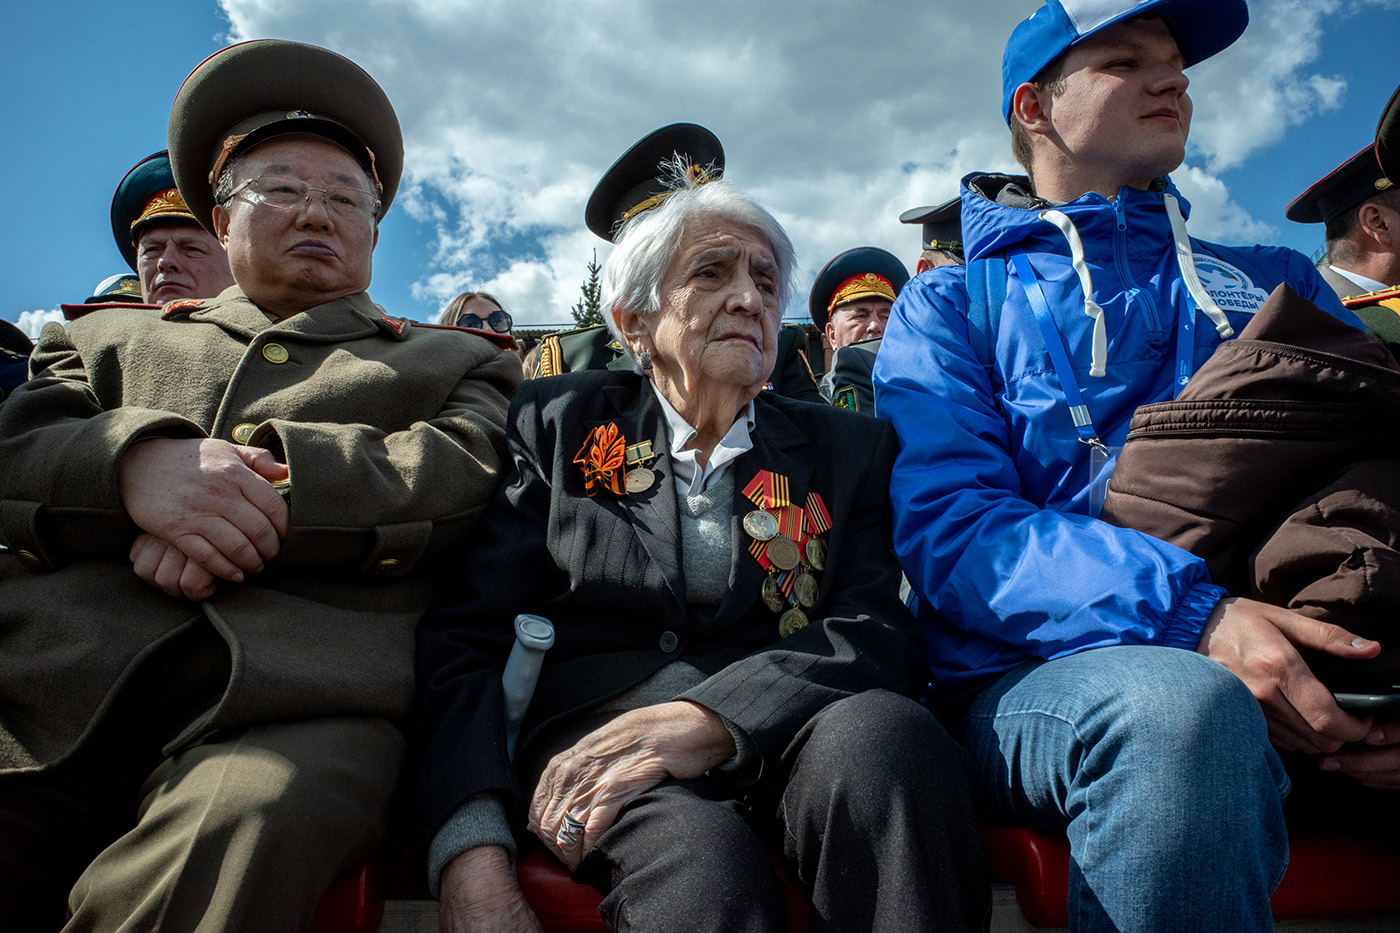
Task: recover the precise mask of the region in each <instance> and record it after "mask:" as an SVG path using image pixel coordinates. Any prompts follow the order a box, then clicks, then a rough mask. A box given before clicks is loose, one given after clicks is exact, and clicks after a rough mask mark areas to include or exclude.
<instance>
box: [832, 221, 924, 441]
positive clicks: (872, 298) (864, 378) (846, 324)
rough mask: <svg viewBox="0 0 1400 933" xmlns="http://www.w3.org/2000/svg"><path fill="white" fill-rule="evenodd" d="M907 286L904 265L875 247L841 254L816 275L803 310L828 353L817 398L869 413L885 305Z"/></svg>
mask: <svg viewBox="0 0 1400 933" xmlns="http://www.w3.org/2000/svg"><path fill="white" fill-rule="evenodd" d="M908 281H909V272H908V270H906V269H905V268H904V263H902V262H900V261H899V258H898V257H897V256H895V255H894V254H893V253H890V252H887V251H886V250H883V249H880V248H879V247H875V246H861V247H858V248H856V249H850V250H846V252H844V253H842V254H840V255H839V256H837V257H836V258H835V259H833V260H831V262H829V263H827V264H826V268H825V269H823V270H822V271H821V274H820V275H818V276H817V281H816V282H815V283H814V284H813V285H812V292H811V295H810V296H809V297H808V301H807V308H808V312H809V313H810V314H811V316H812V323H813V324H815V325H816V326H817V328H818V329H819V330H821V331H822V333H823V334H824V335H825V337H826V340H827V343H828V344H829V345H830V346H831V348H832V350H831V365H830V367H828V368H827V372H826V375H824V376H823V377H822V381H821V392H822V397H823V398H825V399H826V400H827V401H829V402H830V403H831V404H833V405H837V406H839V407H841V408H848V409H850V410H852V411H860V412H864V413H866V414H874V412H875V395H874V392H873V391H872V390H871V387H870V373H871V370H872V369H873V368H874V366H875V354H876V353H878V352H879V350H880V341H881V339H882V338H883V337H884V334H885V321H887V320H888V319H889V316H890V306H891V305H893V304H894V300H895V298H897V297H899V290H900V289H902V288H903V287H904V283H906V282H908Z"/></svg>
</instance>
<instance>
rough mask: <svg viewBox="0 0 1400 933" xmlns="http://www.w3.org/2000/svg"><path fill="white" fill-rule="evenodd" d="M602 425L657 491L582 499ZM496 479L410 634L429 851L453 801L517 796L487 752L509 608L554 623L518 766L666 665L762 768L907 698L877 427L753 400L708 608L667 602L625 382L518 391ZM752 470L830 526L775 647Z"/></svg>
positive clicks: (670, 494) (911, 676) (634, 402)
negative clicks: (846, 712) (836, 720)
mask: <svg viewBox="0 0 1400 933" xmlns="http://www.w3.org/2000/svg"><path fill="white" fill-rule="evenodd" d="M610 422H611V423H615V424H616V425H617V426H618V429H619V430H620V431H621V432H622V434H623V436H624V437H625V438H626V441H627V443H629V444H631V443H636V442H638V441H641V440H648V439H649V440H651V441H652V442H653V447H654V449H655V451H656V453H657V459H656V460H655V461H653V462H652V463H651V464H650V468H651V469H652V470H654V471H655V472H656V474H657V482H656V483H655V484H654V485H653V486H652V487H651V488H650V489H649V490H647V491H645V492H642V493H639V494H633V495H625V496H615V495H612V494H610V493H607V492H605V491H601V492H598V493H597V494H596V495H595V496H594V497H592V498H589V497H588V496H587V495H586V493H585V489H584V476H583V473H582V471H581V469H580V467H579V466H578V465H576V464H574V462H573V459H574V457H575V455H576V454H577V453H578V451H579V449H580V448H581V447H582V446H583V444H584V441H585V438H586V437H587V436H588V433H589V432H590V431H591V430H592V429H593V428H594V427H596V426H598V425H600V424H607V423H610ZM510 424H511V425H512V427H511V434H510V438H509V445H510V450H511V455H512V459H513V461H514V462H513V467H512V469H511V470H510V472H508V473H507V476H506V482H505V485H504V486H502V488H501V490H500V491H499V493H498V494H497V496H496V499H495V501H494V502H493V503H492V505H491V506H490V508H489V509H488V511H487V513H486V515H485V517H484V518H483V519H482V522H481V524H480V525H479V528H480V529H481V530H480V537H479V539H478V540H477V542H476V543H475V545H474V546H473V547H471V548H470V549H469V550H467V551H466V552H464V553H463V554H462V557H461V560H460V562H459V564H458V568H459V569H458V571H457V572H456V574H455V577H454V579H452V580H450V581H449V584H448V586H449V590H448V594H449V595H448V596H447V599H446V601H445V602H443V603H441V604H440V605H439V606H438V607H437V608H436V609H434V610H433V611H432V612H430V613H429V614H428V615H427V616H426V617H425V618H424V620H423V622H422V624H421V625H420V627H419V635H418V678H419V700H420V703H419V713H418V722H417V743H418V749H417V755H416V758H417V762H418V775H417V800H416V820H415V822H416V830H417V833H418V835H419V836H420V837H422V838H424V839H426V838H430V837H431V836H432V834H433V833H434V832H435V831H436V830H437V828H438V827H439V826H440V825H441V823H442V822H443V821H444V820H445V819H446V818H447V817H448V816H449V815H450V814H451V813H452V811H453V810H455V809H456V807H457V806H458V805H459V804H460V803H461V802H462V801H464V800H465V799H467V798H468V797H470V796H472V795H473V794H476V793H479V792H482V791H496V792H499V793H501V794H503V795H505V797H506V799H508V800H515V801H517V802H519V801H521V799H522V797H521V794H522V789H521V788H520V787H519V786H518V782H517V779H516V776H515V774H514V772H513V770H512V768H511V766H510V762H509V760H508V759H507V757H506V753H505V740H504V724H503V715H504V714H503V702H502V693H501V688H500V671H501V668H502V667H503V666H504V662H505V658H506V656H507V654H508V653H509V651H510V647H511V644H512V643H513V639H514V634H513V630H512V621H513V619H514V617H515V615H516V613H518V612H534V613H538V614H540V615H543V616H545V617H546V618H549V619H550V620H551V621H552V622H553V623H554V625H555V631H556V639H555V646H554V647H553V648H552V649H551V650H550V652H549V653H548V655H547V656H546V660H545V665H544V670H543V672H542V673H541V676H540V682H539V686H538V687H537V689H536V691H535V697H534V701H533V703H532V705H531V707H530V710H529V713H528V714H527V716H526V720H525V724H524V727H523V728H522V730H521V740H520V747H519V750H518V757H519V758H521V759H522V760H523V759H524V758H525V757H527V756H528V753H529V746H530V743H531V741H532V740H533V739H534V738H536V737H538V735H539V730H540V728H541V727H542V726H544V725H547V724H550V723H553V722H558V721H561V718H563V717H568V716H571V715H575V714H578V713H581V712H583V711H585V710H586V709H587V708H589V707H591V706H594V705H596V704H598V703H600V702H602V701H604V700H606V699H609V698H611V697H614V696H616V695H618V694H619V693H621V692H623V691H624V690H627V689H628V688H630V687H632V686H634V685H636V684H637V683H639V682H641V681H642V680H644V679H646V678H647V677H648V676H650V675H651V674H652V673H654V672H655V671H657V670H659V669H660V668H661V667H663V666H665V665H666V664H668V663H670V662H671V661H674V660H678V659H684V660H685V661H687V662H688V663H690V664H692V665H694V666H695V667H697V668H699V669H700V670H701V671H703V672H705V673H706V674H708V675H710V676H709V677H708V679H706V680H705V681H704V682H703V683H701V684H700V685H699V686H697V687H696V688H694V689H693V690H690V691H688V692H687V693H686V694H684V696H685V697H686V698H689V699H692V700H695V701H696V702H699V703H701V704H703V705H704V706H707V707H709V708H711V709H713V710H715V711H716V712H719V713H720V714H722V715H723V716H725V717H727V718H728V719H729V720H731V721H732V722H733V723H735V724H736V725H738V726H739V727H740V728H742V729H743V730H745V731H746V732H747V733H748V734H749V736H750V737H751V738H752V739H753V741H754V743H755V746H756V749H757V751H758V753H759V755H760V757H761V760H762V761H763V762H764V763H765V764H766V763H767V762H770V761H773V760H775V759H776V758H777V756H779V755H780V754H781V752H782V750H783V749H784V748H785V747H786V745H787V744H788V742H789V741H790V740H791V739H792V738H793V736H795V735H796V733H797V732H798V730H799V729H801V727H802V725H803V724H804V723H805V722H806V721H807V720H808V719H809V718H810V717H811V716H812V715H813V714H815V713H816V712H817V711H818V710H820V709H822V708H823V707H824V706H826V705H828V704H829V703H831V702H834V701H835V700H838V699H841V698H843V697H845V696H849V695H851V694H852V693H856V692H859V691H862V690H867V689H872V688H885V689H889V690H894V691H896V692H900V693H903V694H906V695H910V696H916V695H918V693H919V692H920V691H921V690H922V689H923V688H924V686H925V684H926V680H927V670H926V668H925V666H924V660H923V658H924V654H923V650H922V645H921V643H920V641H919V635H918V634H917V629H916V626H915V623H914V620H913V618H912V617H911V616H910V615H909V614H908V612H907V611H906V610H905V609H904V607H903V605H902V604H901V603H900V602H899V600H898V589H899V579H900V576H899V566H898V564H897V563H896V561H895V557H894V553H893V551H892V549H891V546H890V502H889V473H890V467H891V465H892V463H893V460H894V454H895V448H896V442H895V437H894V432H893V430H892V429H891V428H890V427H889V425H887V424H885V423H883V422H881V421H877V420H876V419H874V418H868V417H863V416H859V415H855V414H853V413H850V412H845V411H842V410H840V409H837V408H832V407H830V406H827V405H820V404H811V403H808V402H798V401H794V400H791V399H788V398H784V397H782V396H778V395H775V394H774V393H772V392H764V393H761V394H760V395H759V397H758V399H757V400H756V402H755V423H754V430H753V434H752V436H753V442H754V448H753V450H751V451H749V452H747V453H745V454H744V455H742V456H741V457H740V458H739V459H738V460H736V461H735V463H734V465H733V466H732V467H731V469H733V470H734V478H735V501H734V506H733V515H734V517H733V519H732V538H733V542H734V550H733V557H732V560H731V566H730V581H731V585H730V588H729V593H728V595H727V596H726V597H725V599H724V601H723V602H722V604H721V605H720V607H719V609H718V611H717V612H706V613H701V612H696V611H692V610H691V609H689V608H688V607H687V606H686V602H685V580H684V571H683V562H682V559H681V553H680V527H679V522H678V519H677V514H678V507H677V504H676V498H675V487H674V481H673V477H672V473H671V469H670V464H669V462H668V459H667V453H666V448H667V444H666V434H665V428H664V416H663V414H662V411H661V407H660V405H659V404H658V403H657V401H656V399H655V396H654V395H653V393H652V392H651V390H650V388H649V387H648V386H647V385H646V383H645V382H643V380H642V379H641V377H639V376H637V375H635V374H633V373H623V372H606V371H587V372H580V373H570V374H567V375H564V376H558V377H554V378H549V379H540V380H534V381H527V382H526V383H525V384H524V385H522V386H521V388H520V390H519V392H517V394H516V396H515V399H514V402H513V403H512V406H511V415H510ZM761 469H767V470H770V471H773V472H775V473H779V474H782V475H783V476H786V477H787V478H788V480H789V483H790V493H791V500H792V501H793V502H795V503H801V502H804V501H805V499H806V496H807V493H808V492H809V491H815V492H817V493H819V494H820V495H821V497H822V499H823V500H824V502H825V504H826V506H827V509H828V511H829V512H830V515H831V530H830V531H829V532H828V533H827V535H826V540H827V562H826V569H825V570H824V571H823V572H821V573H820V574H819V577H818V579H819V583H820V592H819V596H818V601H817V604H816V605H815V606H814V607H813V608H812V609H810V610H807V614H808V616H809V617H810V618H811V620H812V622H811V624H810V625H808V626H807V627H806V628H804V629H801V630H800V631H798V632H796V633H794V634H793V635H791V636H789V637H787V638H780V637H779V635H778V616H777V614H775V613H774V612H772V611H771V610H770V609H769V608H768V607H767V606H766V605H765V604H764V603H763V601H762V599H761V598H760V585H761V583H762V580H763V577H764V575H765V572H764V571H763V570H762V568H760V567H759V565H758V563H757V561H755V560H754V558H753V557H752V556H751V555H750V554H749V552H748V545H749V543H750V539H749V538H748V536H747V535H745V534H744V532H743V530H742V528H741V526H740V521H741V519H742V517H743V515H744V514H745V513H747V512H748V511H749V510H750V509H752V508H754V506H753V504H752V503H751V502H749V500H747V499H745V498H743V496H742V495H741V494H740V492H739V490H741V489H743V488H744V487H745V486H746V485H747V484H748V482H749V480H750V479H752V478H753V476H754V475H755V474H756V473H757V472H758V471H759V470H761Z"/></svg>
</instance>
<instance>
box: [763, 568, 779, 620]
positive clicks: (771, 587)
mask: <svg viewBox="0 0 1400 933" xmlns="http://www.w3.org/2000/svg"><path fill="white" fill-rule="evenodd" d="M761 592H762V593H763V604H764V605H765V606H767V607H768V608H769V609H771V610H773V611H774V612H782V611H783V605H784V603H783V591H782V590H781V589H779V588H778V578H777V577H775V576H773V575H772V574H769V575H768V576H766V577H764V578H763V588H762V590H761Z"/></svg>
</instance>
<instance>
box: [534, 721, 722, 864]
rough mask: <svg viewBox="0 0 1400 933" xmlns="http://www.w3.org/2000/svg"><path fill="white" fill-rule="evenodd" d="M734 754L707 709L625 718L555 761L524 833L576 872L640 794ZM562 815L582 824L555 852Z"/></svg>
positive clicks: (542, 777) (544, 776) (539, 788)
mask: <svg viewBox="0 0 1400 933" xmlns="http://www.w3.org/2000/svg"><path fill="white" fill-rule="evenodd" d="M733 755H734V737H733V736H732V735H730V734H729V730H728V729H726V728H725V727H724V721H723V720H722V719H720V717H719V715H718V714H717V713H715V712H713V711H712V710H709V709H706V708H705V707H703V706H701V705H699V704H698V703H692V702H690V701H688V700H677V701H674V702H671V703H661V704H658V705H656V706H646V707H643V708H641V709H637V710H632V711H631V712H629V713H623V714H622V715H621V716H619V717H617V718H616V719H614V720H612V721H611V722H609V723H608V724H607V725H605V726H602V727H601V728H599V729H595V730H594V731H593V732H590V733H589V734H588V735H585V736H584V737H583V738H581V739H579V740H578V742H577V743H576V744H575V745H574V747H573V748H570V749H568V750H566V751H563V752H560V753H559V754H558V755H555V756H554V758H553V759H552V760H551V761H550V762H549V765H548V766H547V767H546V768H545V769H544V773H543V774H541V775H540V782H539V785H538V786H536V788H535V797H534V799H533V800H532V801H531V802H530V822H529V829H530V831H531V832H532V833H534V834H535V835H536V836H539V837H540V840H541V841H542V842H544V844H545V845H546V846H548V847H549V849H550V851H552V852H553V853H554V854H555V855H556V856H558V857H559V860H560V861H561V862H563V863H564V864H565V865H567V866H569V869H570V870H574V869H577V868H578V866H579V863H580V862H582V861H583V859H584V856H586V855H587V854H588V853H589V852H590V851H591V850H592V849H593V846H594V845H595V844H596V843H597V841H598V837H599V836H601V835H602V834H603V833H604V832H606V831H607V829H608V827H610V826H612V824H613V821H615V820H616V819H617V816H618V814H619V813H620V812H622V809H623V807H625V806H627V804H628V803H630V802H631V801H632V800H633V798H635V797H636V796H637V795H638V794H641V793H643V792H645V791H648V790H650V789H651V788H653V787H655V786H656V785H657V784H660V783H661V782H662V781H664V780H666V779H667V778H682V779H684V778H695V777H699V776H700V775H702V774H704V773H705V772H706V771H708V770H710V769H711V768H713V767H715V766H716V765H718V764H720V763H722V762H724V761H726V760H728V759H729V758H731V757H733ZM565 813H572V814H574V815H575V816H578V817H579V818H580V819H582V820H583V821H584V831H583V834H582V836H581V837H580V838H579V839H578V840H577V841H575V842H574V843H572V844H568V845H565V846H563V847H561V845H560V839H559V830H560V829H561V828H562V827H563V820H564V814H565Z"/></svg>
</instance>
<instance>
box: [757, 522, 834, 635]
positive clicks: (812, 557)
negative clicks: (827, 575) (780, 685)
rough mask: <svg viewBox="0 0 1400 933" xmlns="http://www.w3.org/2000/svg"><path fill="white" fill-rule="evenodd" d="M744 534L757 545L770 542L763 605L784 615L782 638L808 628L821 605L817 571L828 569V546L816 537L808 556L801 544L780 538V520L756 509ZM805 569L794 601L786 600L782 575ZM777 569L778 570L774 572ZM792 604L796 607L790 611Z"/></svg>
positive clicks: (780, 625)
mask: <svg viewBox="0 0 1400 933" xmlns="http://www.w3.org/2000/svg"><path fill="white" fill-rule="evenodd" d="M744 533H745V534H747V535H748V536H749V537H750V538H753V539H754V540H755V541H766V542H767V544H768V546H767V548H766V549H765V551H764V553H765V554H767V555H768V563H769V564H770V567H769V569H768V576H766V577H764V578H763V589H762V595H763V603H764V605H766V606H767V607H768V608H769V609H771V610H773V611H774V612H781V613H782V615H781V616H780V617H779V618H778V635H779V636H780V637H782V638H786V637H787V636H789V635H791V634H792V633H793V632H795V631H797V630H798V629H800V628H803V627H805V626H806V625H807V622H808V619H807V613H805V612H803V611H802V610H803V609H811V608H812V607H813V606H815V605H816V604H817V577H816V573H815V572H816V571H818V570H821V569H822V568H823V567H825V566H826V545H825V544H823V543H822V542H821V539H820V538H818V537H817V536H816V535H812V536H811V537H809V538H808V539H807V547H806V554H805V555H804V554H803V549H802V548H801V547H799V546H798V544H797V542H796V541H794V540H792V539H791V538H789V537H788V536H787V535H781V534H778V520H777V519H776V518H774V517H773V513H772V512H769V511H767V510H766V509H754V510H753V511H752V512H750V513H749V514H747V515H745V516H744ZM799 564H800V565H801V566H802V569H801V571H799V572H798V574H797V579H796V580H794V581H793V584H792V597H791V599H790V600H785V599H784V598H783V589H782V587H781V586H779V585H778V571H788V570H793V569H795V568H796V567H797V566H798V565H799ZM774 568H776V569H774ZM789 602H792V603H795V605H792V606H791V607H790V608H788V609H787V610H786V611H784V607H786V606H788V605H789Z"/></svg>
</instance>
